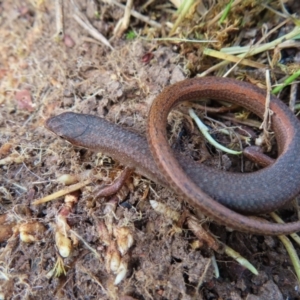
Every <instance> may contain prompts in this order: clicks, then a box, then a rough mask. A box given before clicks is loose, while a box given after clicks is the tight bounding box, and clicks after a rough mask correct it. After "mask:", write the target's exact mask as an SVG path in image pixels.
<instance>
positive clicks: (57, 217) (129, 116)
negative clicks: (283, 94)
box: [0, 0, 300, 300]
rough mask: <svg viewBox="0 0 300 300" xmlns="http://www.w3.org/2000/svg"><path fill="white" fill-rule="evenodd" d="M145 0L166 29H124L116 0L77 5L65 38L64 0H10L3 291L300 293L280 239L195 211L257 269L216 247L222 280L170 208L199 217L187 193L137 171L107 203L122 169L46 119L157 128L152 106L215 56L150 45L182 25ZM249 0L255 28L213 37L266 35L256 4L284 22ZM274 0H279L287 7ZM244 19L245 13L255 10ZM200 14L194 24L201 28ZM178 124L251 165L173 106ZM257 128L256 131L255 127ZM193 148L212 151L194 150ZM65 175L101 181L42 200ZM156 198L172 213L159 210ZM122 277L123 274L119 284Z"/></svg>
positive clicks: (75, 295)
mask: <svg viewBox="0 0 300 300" xmlns="http://www.w3.org/2000/svg"><path fill="white" fill-rule="evenodd" d="M57 2H59V1H57ZM135 2H137V3H135V8H136V9H137V10H139V11H140V13H143V14H145V15H148V16H149V17H150V18H152V19H155V18H156V21H157V22H158V23H159V24H164V27H165V29H164V28H159V29H157V28H154V27H151V26H150V25H145V24H144V23H143V22H141V21H139V20H137V19H135V18H131V22H132V23H130V27H129V29H127V30H126V31H125V33H124V34H122V35H121V37H116V36H115V37H114V35H113V30H114V28H115V26H116V24H117V22H118V20H120V19H121V18H122V17H123V14H124V11H123V9H121V8H119V7H117V6H114V5H112V4H108V3H104V1H103V2H100V1H99V2H97V1H78V3H77V4H76V3H75V2H73V1H66V2H65V3H64V9H63V16H64V30H65V32H64V38H61V37H60V35H59V34H57V29H56V24H57V23H56V22H57V11H56V6H55V3H54V1H53V3H52V2H51V1H49V2H46V1H45V2H44V1H12V0H8V1H2V2H1V3H0V15H1V18H0V22H1V27H0V30H1V34H0V41H1V42H0V48H1V51H0V53H1V61H0V79H1V82H0V130H1V131H0V146H1V148H0V200H1V202H0V213H1V215H2V216H1V217H0V226H2V227H0V241H1V243H0V263H1V267H0V268H1V269H0V274H1V276H0V283H1V284H0V298H1V299H124V300H125V299H247V300H250V299H251V300H254V299H273V300H277V299H300V292H299V288H300V287H299V281H298V280H297V276H296V275H295V271H294V269H293V267H292V264H291V261H290V258H289V256H288V254H287V251H286V249H285V248H284V246H283V244H282V243H281V242H280V240H279V239H278V238H277V237H268V236H256V235H249V234H245V233H239V232H235V231H234V232H231V231H230V230H227V229H226V228H224V227H222V226H219V225H216V224H213V223H212V222H208V220H206V219H203V218H202V219H201V218H200V216H199V214H198V213H197V212H194V214H195V216H196V217H197V218H198V222H199V224H201V222H204V221H205V223H206V225H205V226H207V228H208V227H209V229H210V230H211V231H212V232H213V234H214V235H215V236H216V237H218V239H219V240H220V241H222V242H223V243H226V245H228V246H229V247H231V248H233V249H234V250H235V251H237V252H239V253H240V254H241V255H242V256H244V257H245V258H246V259H248V260H249V261H250V262H251V263H252V264H253V265H254V266H255V267H256V269H257V270H258V272H259V274H258V275H254V274H252V273H251V272H250V271H249V270H247V269H246V268H245V267H243V266H241V265H240V264H239V263H238V262H236V261H235V260H234V259H232V258H230V257H229V256H227V255H226V254H224V253H215V254H214V255H215V259H216V262H217V265H218V268H219V272H220V275H219V278H216V274H215V268H214V266H213V262H212V261H213V260H212V257H213V251H212V250H211V249H210V248H209V247H205V246H203V247H200V246H199V244H198V242H199V241H198V240H197V238H196V236H195V235H194V234H193V233H192V232H191V230H190V229H189V228H188V226H187V225H186V222H185V221H184V220H177V221H174V219H172V217H170V216H169V215H168V211H171V212H173V211H175V212H179V214H180V215H181V216H184V215H185V213H186V211H189V212H190V213H192V214H193V208H192V207H190V206H189V205H188V204H187V203H185V202H184V199H180V198H179V197H178V196H177V195H176V194H174V193H173V192H172V191H169V190H168V189H166V188H164V187H162V186H160V185H159V184H157V183H153V182H151V181H150V180H148V179H147V178H142V177H140V176H139V175H138V174H133V175H132V177H131V180H129V182H127V188H126V190H125V192H124V193H123V194H120V193H119V194H118V196H119V198H118V199H117V198H116V197H115V196H112V197H108V198H104V197H102V198H100V199H95V197H94V196H95V190H98V189H99V185H100V186H103V184H110V183H112V182H113V180H114V179H115V178H117V177H118V176H119V174H120V172H121V170H122V166H120V165H118V162H117V161H113V160H112V159H111V158H110V157H109V156H106V155H105V154H101V153H95V152H92V151H90V150H88V149H82V148H78V147H74V146H72V145H71V144H69V143H67V142H66V141H64V140H62V139H60V138H59V137H57V136H55V135H54V134H53V133H51V132H49V131H48V130H47V129H46V128H45V127H44V126H43V125H44V122H45V120H46V119H47V118H49V117H52V116H54V115H58V114H60V113H62V112H65V111H72V112H79V113H86V114H93V115H97V116H101V117H104V118H105V119H106V120H108V121H110V122H113V123H117V124H119V125H120V126H122V127H124V128H129V129H130V130H132V131H135V132H138V133H140V134H142V135H145V128H146V119H147V112H148V110H149V107H150V106H151V103H152V101H153V99H154V98H155V97H156V96H157V95H158V94H159V93H160V92H161V91H162V89H163V88H164V87H165V86H168V85H170V84H172V83H176V82H178V81H181V80H183V79H185V78H187V77H193V76H195V74H196V73H198V72H201V71H203V70H205V69H208V68H209V67H211V66H212V65H213V64H214V63H215V62H216V61H215V60H212V58H210V60H209V59H207V58H205V57H204V56H203V49H204V46H198V45H191V44H189V45H185V44H182V43H175V42H174V43H172V42H167V41H155V40H153V39H152V37H159V36H160V34H161V35H164V31H165V30H166V28H168V27H167V25H166V24H167V23H168V22H171V21H174V19H172V16H173V13H174V11H175V9H174V7H173V6H172V5H171V3H169V2H167V1H162V3H160V1H152V3H151V2H150V4H149V6H147V8H146V9H145V10H142V9H140V7H141V6H142V5H144V4H145V3H146V1H135ZM199 2H201V1H199ZM219 2H220V3H219V5H220V6H221V7H224V2H222V1H219ZM225 2H226V1H225ZM227 2H228V1H227ZM227 2H226V3H227ZM247 2H249V3H250V1H247ZM245 3H246V2H245ZM251 3H252V4H251ZM251 3H250V4H248V6H247V11H248V12H251V13H250V15H249V16H248V19H249V24H251V26H252V27H251V26H250V25H249V28H247V30H246V29H245V28H239V26H237V25H235V26H234V29H231V30H229V29H228V32H227V36H226V37H225V36H221V33H220V35H218V34H215V35H214V37H215V38H216V39H218V41H219V42H220V43H221V41H222V43H224V44H225V42H224V41H225V40H226V42H227V43H230V35H233V34H234V36H238V35H239V34H245V35H246V33H249V32H250V31H251V30H250V27H251V28H252V29H253V30H256V31H255V32H256V34H261V32H260V28H259V29H257V28H256V27H255V26H258V25H257V19H256V18H255V17H254V16H253V15H252V13H253V12H254V11H259V15H258V16H260V17H261V18H262V20H266V19H268V18H269V19H268V20H269V21H268V22H269V23H272V24H273V23H276V24H277V23H279V21H278V20H279V19H278V18H279V16H277V15H276V14H274V13H271V12H270V11H268V10H266V8H264V7H262V6H261V5H259V4H258V3H256V2H255V1H251ZM206 4H207V3H206ZM207 5H208V4H207ZM222 5H223V6H222ZM269 5H270V6H273V7H274V8H276V9H278V7H279V6H278V3H277V1H269ZM297 5H298V4H297V1H294V2H293V1H289V9H290V10H291V13H292V12H297V10H298V12H299V6H298V7H297ZM252 10H253V11H252ZM220 11H221V10H219V12H220ZM79 12H80V13H81V14H82V15H84V16H86V18H87V19H88V20H89V22H90V23H91V24H92V26H93V27H94V28H96V31H98V32H101V34H102V35H104V36H105V37H107V38H109V39H110V40H109V42H110V44H111V46H112V47H113V50H112V49H111V48H110V47H109V46H107V45H104V44H103V43H101V42H99V41H98V40H96V39H95V38H93V37H91V35H90V34H89V32H87V30H86V29H84V28H83V27H82V26H81V25H80V24H79V23H78V22H77V21H76V19H75V18H74V16H75V15H76V14H77V15H78V14H79ZM236 13H240V14H241V15H243V10H242V9H240V11H239V12H236ZM215 14H217V12H216V13H215ZM262 16H263V17H262ZM256 17H257V16H256ZM193 18H195V15H194V17H192V16H190V19H188V22H187V23H186V24H188V23H189V22H195V20H194V19H193ZM270 18H273V19H270ZM200 25H201V23H199V28H200V29H199V30H200V31H199V34H200V33H201V34H202V35H203V36H202V37H201V38H204V37H205V33H204V32H201V30H202V29H203V28H204V27H201V26H202V25H201V26H200ZM185 26H186V27H185V28H188V25H185ZM228 28H229V25H228ZM239 30H240V31H239ZM130 33H131V34H133V33H134V35H135V38H133V39H132V38H131V37H130ZM223 33H224V32H223ZM142 36H143V37H145V36H147V39H143V38H141V37H142ZM164 36H166V34H165V35H164ZM216 47H218V46H216ZM298 49H299V48H298ZM294 51H296V50H295V49H294ZM293 53H294V54H295V53H296V52H293ZM292 56H293V55H292ZM294 56H297V55H296V54H295V55H294ZM264 59H266V58H264ZM236 74H237V73H236ZM249 74H250V75H249ZM253 74H254V73H251V70H250V71H249V73H243V75H241V73H239V74H238V75H236V76H235V74H232V75H231V77H238V76H240V77H243V78H244V79H247V80H248V81H252V82H253V83H254V82H255V83H258V82H259V76H260V75H259V72H257V73H256V74H255V75H253ZM212 75H217V74H216V73H215V74H212ZM298 99H299V98H298ZM182 124H183V125H182ZM228 124H229V123H228ZM171 125H173V127H172V126H171ZM171 127H172V128H173V131H172V137H173V138H174V137H175V138H174V140H175V141H178V136H179V135H180V134H181V133H182V132H185V133H184V136H185V137H184V139H183V140H184V141H183V142H182V143H181V142H180V144H183V146H182V147H183V148H184V149H185V150H186V151H188V152H189V154H190V155H193V156H198V155H200V156H201V157H202V158H203V157H204V158H203V160H205V163H207V164H210V165H215V166H217V165H220V157H222V164H223V167H224V168H227V169H230V168H231V169H230V170H232V169H234V170H236V169H239V168H240V162H239V160H237V159H236V158H233V157H232V156H228V155H223V156H222V155H220V154H218V152H216V151H215V150H214V149H211V148H209V146H208V147H207V146H206V145H205V142H203V140H202V138H201V137H199V136H198V135H196V134H194V132H196V130H195V131H193V129H192V128H191V125H190V124H189V121H188V118H187V115H186V113H185V112H184V111H182V110H180V111H176V112H174V113H172V115H171V117H170V128H171ZM174 128H175V129H174ZM247 130H248V132H251V134H254V135H256V134H257V132H256V130H252V128H251V127H250V126H248V129H247ZM195 136H196V137H195ZM221 138H222V137H221ZM223 139H225V142H228V138H224V137H223ZM195 144H198V146H199V147H200V150H197V151H196V150H194V149H195V148H196V146H195ZM194 152H197V154H195V153H194ZM199 153H200V154H199ZM213 153H214V154H215V155H214V156H212V154H213ZM208 157H209V159H207V158H208ZM197 158H198V157H197ZM245 168H250V169H252V168H253V164H249V162H248V163H246V165H245ZM64 174H68V175H72V176H73V177H72V178H71V179H70V178H69V177H70V176H69V177H68V178H69V180H72V183H76V182H83V181H84V180H86V179H87V178H92V180H91V181H92V182H91V183H89V184H87V185H85V186H83V187H82V188H81V189H80V190H79V191H77V192H73V193H71V195H68V196H67V197H58V198H57V199H55V200H53V201H50V202H47V203H43V204H40V205H34V204H33V202H34V201H35V200H37V199H40V198H43V197H46V196H48V195H51V194H53V193H54V192H57V191H61V190H64V189H65V186H64V184H63V183H62V181H63V179H62V178H61V176H62V175H64ZM74 178H75V179H74ZM101 184H102V185H101ZM68 197H69V198H68ZM116 199H117V200H116ZM149 200H155V201H158V202H159V203H163V204H164V205H166V207H163V208H162V212H158V211H156V210H154V209H153V208H152V206H151V204H150V201H149ZM294 215H295V213H294V211H293V209H290V208H289V207H288V208H287V209H286V210H284V212H283V216H285V217H286V220H290V218H291V217H292V216H294ZM59 235H62V236H64V237H61V238H60V239H59V237H58V236H59ZM65 238H67V240H68V241H66V240H65ZM28 240H30V242H28ZM26 241H27V242H26ZM61 243H63V244H64V245H67V246H65V247H67V248H68V249H67V250H66V251H70V253H69V255H68V256H67V257H63V256H62V255H61V254H62V252H61V251H62V250H61ZM122 247H124V249H123V250H122ZM64 249H65V248H64ZM296 249H297V251H298V252H299V247H297V246H296ZM114 264H115V265H114ZM122 268H123V269H122ZM122 270H125V271H124V273H122ZM122 274H123V275H124V276H123V277H122ZM118 276H121V277H122V279H121V280H120V283H118V284H116V279H117V277H118Z"/></svg>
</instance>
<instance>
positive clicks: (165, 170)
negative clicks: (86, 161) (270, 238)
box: [45, 77, 300, 235]
mask: <svg viewBox="0 0 300 300" xmlns="http://www.w3.org/2000/svg"><path fill="white" fill-rule="evenodd" d="M204 97H205V98H211V99H215V100H226V101H228V102H231V103H234V104H237V105H240V106H243V107H245V108H246V109H248V110H250V111H251V112H254V113H255V114H257V115H258V116H260V117H262V115H263V112H264V109H265V98H266V93H265V92H263V91H262V90H260V89H258V88H256V87H255V86H254V85H251V84H248V83H244V82H240V81H237V80H233V79H225V78H218V77H206V78H194V79H187V80H184V81H182V82H179V83H176V84H174V85H171V86H169V87H167V88H165V89H164V90H163V92H162V93H161V94H160V95H159V96H158V97H157V98H156V99H155V100H154V102H153V104H152V106H151V109H150V113H149V118H148V143H147V141H146V139H145V138H144V137H142V136H140V135H138V134H136V133H134V132H131V131H128V130H125V129H123V128H121V127H118V126H116V125H114V124H111V123H109V122H107V121H106V120H104V119H102V118H99V117H96V116H92V115H85V114H76V113H72V112H67V113H63V114H61V115H58V116H55V117H53V118H50V119H48V120H47V121H46V124H45V125H46V127H47V128H48V129H49V130H51V131H53V132H54V133H55V134H57V135H58V136H60V137H62V138H64V139H66V140H68V141H69V142H71V143H72V144H73V145H75V146H80V147H85V148H88V149H92V150H95V151H101V152H103V153H106V154H108V155H110V156H111V157H113V158H114V159H116V160H118V161H119V162H120V163H121V164H124V165H126V166H129V167H132V168H134V169H135V170H136V172H137V173H140V174H141V175H143V176H145V177H148V178H149V179H152V180H154V181H155V182H157V183H160V184H162V185H164V186H166V187H170V188H172V189H173V190H175V191H176V192H177V193H178V194H179V195H181V196H182V197H184V199H186V200H187V201H188V202H189V204H191V205H193V206H194V207H195V208H197V209H200V210H201V211H202V212H203V213H204V214H206V215H207V216H209V217H210V218H212V219H213V220H215V221H217V222H218V223H220V224H223V225H226V226H228V227H231V228H232V229H235V230H239V231H244V232H249V233H255V234H266V235H278V234H288V233H291V232H295V231H298V230H300V222H294V223H288V224H273V223H265V222H261V221H259V220H256V219H252V218H249V217H247V216H244V215H242V214H240V213H243V214H258V213H266V212H270V211H273V210H275V209H276V208H278V207H280V206H282V205H284V204H285V203H287V202H288V201H290V200H291V199H292V198H293V197H294V196H296V195H297V194H298V193H299V192H300V151H299V147H300V123H299V121H298V120H297V118H296V117H295V116H294V115H293V113H292V112H291V111H290V110H289V109H288V108H287V107H286V106H285V105H284V104H283V103H282V102H281V101H280V100H279V99H277V98H275V97H271V104H270V109H271V110H272V111H273V116H272V128H273V130H274V132H275V136H276V140H277V143H278V150H279V156H278V158H277V160H276V161H275V163H274V164H272V165H271V166H269V167H267V168H264V169H262V170H260V171H257V172H253V173H247V174H241V173H238V174H237V173H230V172H225V171H220V170H216V169H213V168H209V167H206V166H204V165H202V164H199V163H196V162H194V161H192V160H190V159H187V158H186V157H184V156H181V155H179V154H178V153H173V151H172V150H171V148H170V146H169V144H168V140H167V136H166V124H167V116H168V114H169V112H170V110H171V109H173V108H174V107H175V106H176V105H178V104H179V103H181V102H183V101H194V100H197V99H200V98H204ZM238 212H239V213H238Z"/></svg>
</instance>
